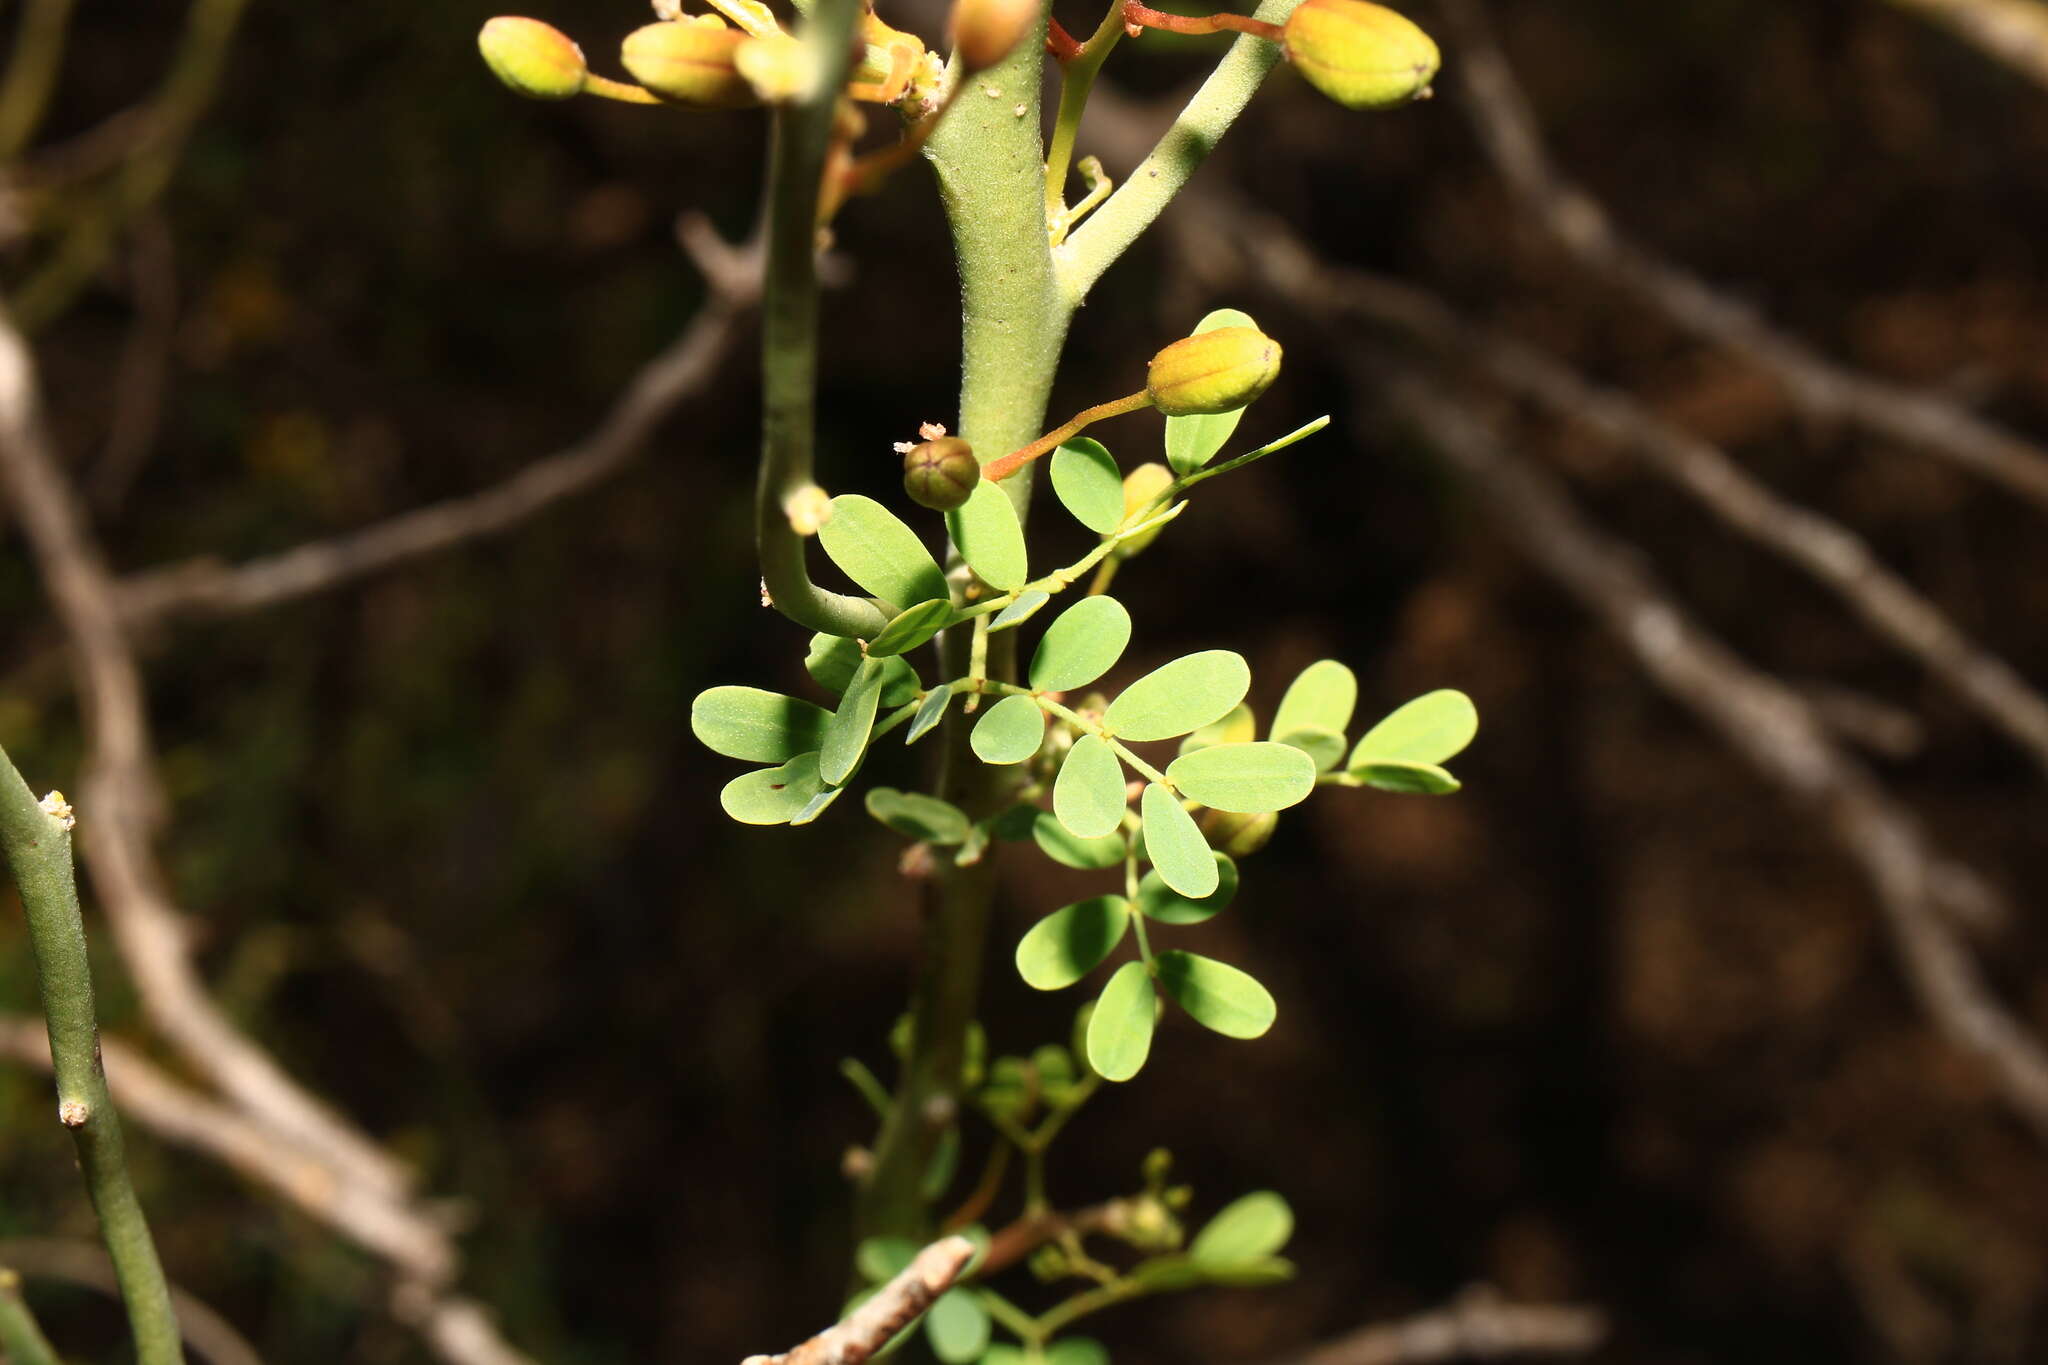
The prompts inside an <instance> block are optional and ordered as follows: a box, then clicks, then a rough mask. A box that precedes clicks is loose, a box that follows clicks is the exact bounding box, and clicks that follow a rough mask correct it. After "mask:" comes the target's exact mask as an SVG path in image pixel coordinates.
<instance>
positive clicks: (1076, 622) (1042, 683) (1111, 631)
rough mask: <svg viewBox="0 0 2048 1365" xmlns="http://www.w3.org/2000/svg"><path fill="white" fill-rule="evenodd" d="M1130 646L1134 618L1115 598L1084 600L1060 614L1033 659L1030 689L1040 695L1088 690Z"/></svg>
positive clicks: (1085, 598)
mask: <svg viewBox="0 0 2048 1365" xmlns="http://www.w3.org/2000/svg"><path fill="white" fill-rule="evenodd" d="M1130 642H1131V614H1130V612H1128V611H1126V610H1125V609H1124V604H1123V603H1121V602H1119V601H1117V600H1116V599H1115V598H1114V597H1084V598H1082V599H1081V600H1080V601H1078V602H1076V603H1075V604H1074V605H1073V606H1071V607H1068V608H1067V609H1066V610H1065V611H1063V612H1061V613H1060V614H1059V617H1058V619H1057V620H1055V621H1054V622H1053V623H1052V624H1051V625H1050V626H1047V627H1046V630H1045V634H1044V635H1043V636H1042V637H1040V639H1039V641H1038V648H1037V650H1036V651H1034V652H1033V653H1032V655H1031V673H1030V677H1031V685H1032V687H1034V688H1036V689H1038V690H1039V691H1041V692H1071V691H1073V690H1074V689H1075V688H1077V687H1086V686H1087V685H1088V684H1089V683H1092V682H1094V681H1095V680H1096V679H1097V678H1099V677H1101V676H1102V675H1103V674H1105V673H1107V672H1109V670H1110V669H1112V668H1114V667H1115V666H1116V661H1117V660H1118V659H1121V658H1122V657H1123V654H1124V647H1125V646H1126V645H1128V644H1130Z"/></svg>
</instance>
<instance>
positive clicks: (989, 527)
mask: <svg viewBox="0 0 2048 1365" xmlns="http://www.w3.org/2000/svg"><path fill="white" fill-rule="evenodd" d="M946 525H947V527H948V528H949V529H950V530H951V531H952V533H953V543H954V544H955V545H956V546H958V547H959V549H960V557H961V558H963V559H965V560H966V561H967V564H968V567H969V568H971V569H973V570H974V571H975V572H976V573H978V574H980V575H981V576H982V578H983V579H984V580H985V581H987V582H990V583H993V584H995V585H996V586H997V587H998V588H1001V589H1002V590H1003V591H1004V592H1015V591H1016V590H1017V589H1019V588H1021V587H1023V586H1024V583H1025V581H1026V580H1027V579H1029V578H1030V577H1031V571H1030V565H1029V561H1028V560H1027V559H1026V557H1025V554H1024V527H1023V526H1022V524H1020V523H1019V522H1018V520H1017V509H1016V508H1014V507H1012V506H1011V505H1010V495H1009V494H1007V493H1005V492H1004V491H1003V490H1002V489H1001V488H999V487H998V486H996V485H995V484H992V483H990V482H989V481H988V480H987V479H983V480H982V481H981V482H980V483H977V484H976V485H975V486H974V492H973V494H972V495H971V496H970V497H969V498H968V499H967V501H966V503H965V504H964V505H962V506H960V507H956V508H954V509H953V510H952V511H950V512H948V513H946Z"/></svg>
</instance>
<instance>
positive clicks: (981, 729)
mask: <svg viewBox="0 0 2048 1365" xmlns="http://www.w3.org/2000/svg"><path fill="white" fill-rule="evenodd" d="M1044 741H1045V712H1043V711H1041V710H1039V709H1038V703H1037V702H1035V701H1033V700H1031V698H1029V697H1004V698H1003V699H1002V700H1001V701H999V702H997V703H996V704H995V705H994V706H991V707H989V709H988V710H986V711H984V712H982V713H981V719H980V720H977V721H976V722H974V729H973V731H972V732H970V733H969V734H968V736H967V742H968V744H969V746H970V747H972V748H973V750H974V756H975V757H976V758H978V759H980V760H981V761H982V762H984V763H997V764H1003V763H1022V762H1023V761H1024V760H1025V759H1027V758H1029V757H1031V756H1032V755H1033V754H1035V753H1037V752H1038V746H1039V745H1040V744H1042V743H1044Z"/></svg>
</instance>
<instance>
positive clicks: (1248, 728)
mask: <svg viewBox="0 0 2048 1365" xmlns="http://www.w3.org/2000/svg"><path fill="white" fill-rule="evenodd" d="M1258 737H1259V727H1258V719H1257V717H1255V716H1253V715H1252V708H1251V707H1249V706H1247V705H1245V704H1244V703H1243V702H1239V703H1238V704H1237V705H1235V706H1233V707H1231V708H1230V714H1229V715H1227V716H1225V717H1224V718H1223V719H1222V720H1212V721H1210V722H1209V723H1208V724H1207V725H1204V726H1203V727H1202V728H1201V729H1199V730H1197V731H1195V732H1194V733H1193V734H1191V735H1189V736H1188V737H1187V738H1186V739H1184V740H1182V741H1181V742H1180V751H1181V752H1182V753H1184V754H1191V753H1193V752H1194V751H1195V750H1197V749H1206V748H1208V747H1209V746H1211V745H1213V744H1249V743H1250V742H1251V741H1253V740H1255V739H1257V738H1258Z"/></svg>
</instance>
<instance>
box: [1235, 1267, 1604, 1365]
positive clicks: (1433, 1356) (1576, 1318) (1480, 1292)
mask: <svg viewBox="0 0 2048 1365" xmlns="http://www.w3.org/2000/svg"><path fill="white" fill-rule="evenodd" d="M1606 1339H1607V1319H1606V1317H1605V1315H1603V1314H1602V1313H1601V1312H1600V1311H1599V1310H1598V1309H1595V1308H1581V1307H1554V1306H1536V1305H1522V1304H1512V1303H1508V1302H1506V1301H1505V1300H1503V1299H1502V1298H1501V1296H1500V1293H1499V1291H1498V1290H1495V1289H1493V1288H1492V1287H1491V1286H1488V1285H1475V1286H1473V1287H1472V1288H1470V1289H1468V1290H1466V1291H1465V1292H1464V1293H1462V1294H1460V1295H1459V1296H1458V1297H1457V1298H1456V1299H1455V1300H1454V1301H1452V1302H1451V1303H1450V1304H1449V1305H1448V1306H1446V1307H1444V1308H1440V1309H1438V1310H1437V1311H1435V1312H1433V1313H1424V1314H1422V1315H1420V1316H1418V1317H1413V1318H1408V1319H1406V1320H1404V1321H1401V1322H1387V1323H1378V1324H1375V1325H1374V1326H1371V1327H1363V1328H1360V1329H1359V1330H1358V1331H1356V1332H1351V1333H1348V1334H1347V1335H1345V1336H1341V1337H1339V1338H1337V1339H1336V1340H1335V1341H1331V1342H1326V1343H1324V1344H1323V1345H1321V1346H1317V1347H1315V1348H1313V1349H1311V1350H1309V1351H1308V1352H1306V1353H1304V1354H1302V1355H1297V1356H1288V1357H1285V1358H1284V1359H1280V1360H1275V1361H1273V1362H1271V1365H1433V1363H1434V1362H1437V1361H1453V1360H1500V1359H1503V1358H1508V1357H1512V1358H1515V1359H1521V1358H1524V1357H1534V1356H1574V1355H1584V1354H1585V1353H1586V1352H1588V1351H1593V1350H1598V1349H1599V1347H1600V1344H1601V1343H1602V1342H1603V1341H1605V1340H1606Z"/></svg>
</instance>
